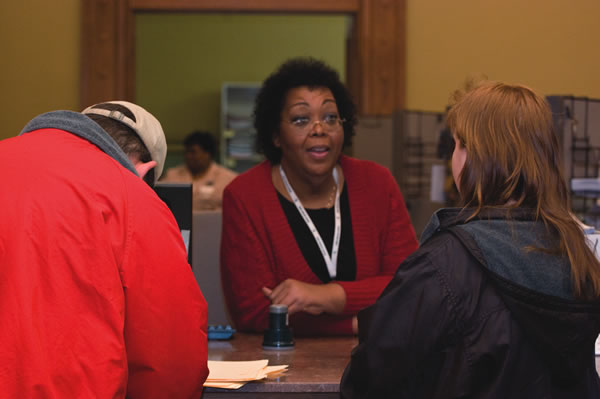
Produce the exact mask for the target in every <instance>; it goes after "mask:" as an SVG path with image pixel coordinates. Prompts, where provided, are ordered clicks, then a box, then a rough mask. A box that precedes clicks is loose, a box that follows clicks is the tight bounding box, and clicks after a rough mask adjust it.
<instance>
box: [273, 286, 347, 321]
mask: <svg viewBox="0 0 600 399" xmlns="http://www.w3.org/2000/svg"><path fill="white" fill-rule="evenodd" d="M262 291H263V294H265V296H266V297H267V298H269V299H270V300H271V302H272V303H274V304H281V305H287V307H288V312H289V314H290V315H291V314H294V313H296V312H307V313H310V314H314V315H318V314H321V313H331V314H339V313H342V311H343V310H344V307H345V306H346V292H345V291H344V289H343V288H342V286H340V285H339V284H336V283H329V284H309V283H303V282H301V281H298V280H294V279H287V280H285V281H284V282H282V283H281V284H279V285H278V286H277V287H275V288H273V289H270V288H267V287H263V289H262Z"/></svg>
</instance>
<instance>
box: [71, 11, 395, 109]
mask: <svg viewBox="0 0 600 399" xmlns="http://www.w3.org/2000/svg"><path fill="white" fill-rule="evenodd" d="M405 1H406V0H252V1H248V0H84V1H83V6H82V18H81V21H82V41H81V43H82V52H81V54H82V60H81V63H82V68H81V107H86V106H88V105H91V104H95V103H98V102H101V101H107V100H112V99H125V100H130V101H135V14H136V13H139V12H213V13H224V12H235V13H302V14H331V13H336V14H348V15H352V16H353V17H354V21H355V24H354V27H353V30H352V32H351V37H350V40H349V43H348V44H349V48H348V51H347V57H348V59H347V62H346V65H347V85H348V87H349V89H350V91H351V92H352V93H353V95H354V97H355V99H356V101H357V103H358V108H359V112H360V114H363V115H391V114H392V113H393V112H394V111H397V110H399V109H403V108H404V101H405V92H406V82H405V70H406V62H405V60H406V55H405V42H406V33H405V26H406V3H405Z"/></svg>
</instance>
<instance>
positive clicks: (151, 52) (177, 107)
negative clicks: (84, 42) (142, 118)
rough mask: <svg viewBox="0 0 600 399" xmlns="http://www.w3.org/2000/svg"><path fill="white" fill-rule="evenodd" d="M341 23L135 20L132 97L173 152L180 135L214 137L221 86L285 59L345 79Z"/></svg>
mask: <svg viewBox="0 0 600 399" xmlns="http://www.w3.org/2000/svg"><path fill="white" fill-rule="evenodd" d="M346 25H347V18H346V17H344V16H341V15H328V16H314V15H313V16H304V15H294V16H289V15H288V16H282V15H260V14H259V15H257V14H253V15H236V14H191V15H182V14H167V15H164V14H163V15H157V14H141V15H138V16H137V17H136V99H137V101H138V103H140V105H142V106H144V107H147V108H148V109H149V110H150V111H151V112H152V113H153V114H154V115H156V117H157V118H158V119H159V120H160V121H161V123H162V125H163V128H164V130H165V132H166V135H167V140H168V142H169V144H173V146H172V148H173V149H176V148H177V147H176V146H175V145H176V144H179V143H181V140H182V139H183V137H185V135H187V134H188V133H189V132H190V131H192V130H194V129H204V130H208V131H210V132H212V133H213V134H215V135H219V134H220V133H219V130H220V107H221V85H222V83H223V82H231V81H237V82H261V81H263V80H264V79H265V78H266V77H267V75H269V74H270V73H271V72H273V71H274V69H275V68H276V67H277V66H278V65H279V64H281V63H282V62H283V61H284V60H286V59H287V58H290V57H294V56H308V55H310V56H313V57H316V58H320V59H322V60H324V61H325V62H327V63H328V64H330V65H331V66H333V67H334V68H336V69H337V70H338V72H339V73H340V75H341V76H342V79H344V76H345V59H346V53H345V43H346V31H347V26H346Z"/></svg>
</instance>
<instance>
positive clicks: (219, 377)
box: [204, 359, 288, 389]
mask: <svg viewBox="0 0 600 399" xmlns="http://www.w3.org/2000/svg"><path fill="white" fill-rule="evenodd" d="M268 364H269V360H267V359H263V360H252V361H245V362H236V361H229V362H227V361H214V360H209V361H208V370H209V374H208V378H207V379H206V382H205V383H204V386H205V387H211V388H225V389H238V388H241V387H242V386H244V384H246V383H247V382H249V381H258V380H262V379H265V378H267V377H275V376H277V375H279V374H281V373H284V372H286V371H287V368H288V366H287V365H280V366H268Z"/></svg>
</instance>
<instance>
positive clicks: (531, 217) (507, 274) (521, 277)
mask: <svg viewBox="0 0 600 399" xmlns="http://www.w3.org/2000/svg"><path fill="white" fill-rule="evenodd" d="M472 213H473V210H470V209H457V208H452V209H442V210H440V211H438V212H436V213H435V214H434V216H433V217H432V220H431V222H430V225H428V227H427V228H426V229H425V231H424V233H423V237H422V240H427V239H428V238H429V237H430V236H431V235H432V234H434V233H435V232H436V231H441V230H448V231H449V232H451V233H452V234H453V235H454V236H456V237H457V238H458V239H459V240H460V241H461V243H462V244H463V245H464V246H465V247H466V248H467V249H468V250H469V252H470V253H471V254H472V255H473V256H474V258H475V259H476V260H477V261H478V263H479V264H481V266H482V267H483V269H484V271H485V272H486V274H487V275H489V276H490V278H491V280H492V281H493V283H494V287H495V288H496V289H497V292H498V294H499V295H500V297H501V298H502V300H503V301H504V303H505V304H506V306H507V307H508V309H509V310H510V312H511V314H512V315H513V316H514V317H515V320H517V322H518V323H519V326H520V327H521V328H522V329H523V332H524V334H525V335H526V336H527V337H528V338H529V339H530V340H531V342H532V344H533V345H534V346H535V347H536V349H537V350H538V352H539V353H540V356H541V357H542V358H543V359H544V360H545V362H546V364H547V365H548V367H549V369H550V370H551V372H552V374H553V378H554V379H555V380H556V381H557V382H558V383H560V384H564V385H565V386H569V385H571V384H573V383H574V381H576V380H577V379H578V378H579V377H580V376H581V375H582V374H583V370H584V369H585V368H586V367H588V366H589V365H587V364H586V362H588V361H589V356H590V351H594V346H595V341H596V338H597V337H598V334H599V333H600V301H599V300H594V301H582V300H577V299H575V297H574V294H573V289H572V280H571V270H570V266H569V262H568V259H567V258H565V257H563V256H559V255H554V254H550V253H548V252H547V251H546V252H543V251H541V250H540V248H552V247H555V245H557V244H556V237H554V236H553V235H552V234H550V233H549V232H548V230H547V229H546V228H545V226H544V224H543V222H541V221H536V220H535V213H534V212H533V211H532V210H529V209H513V210H507V209H491V210H485V211H483V212H481V213H480V214H479V215H477V216H476V217H475V218H474V219H472V220H469V221H467V219H468V218H469V216H471V215H472Z"/></svg>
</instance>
